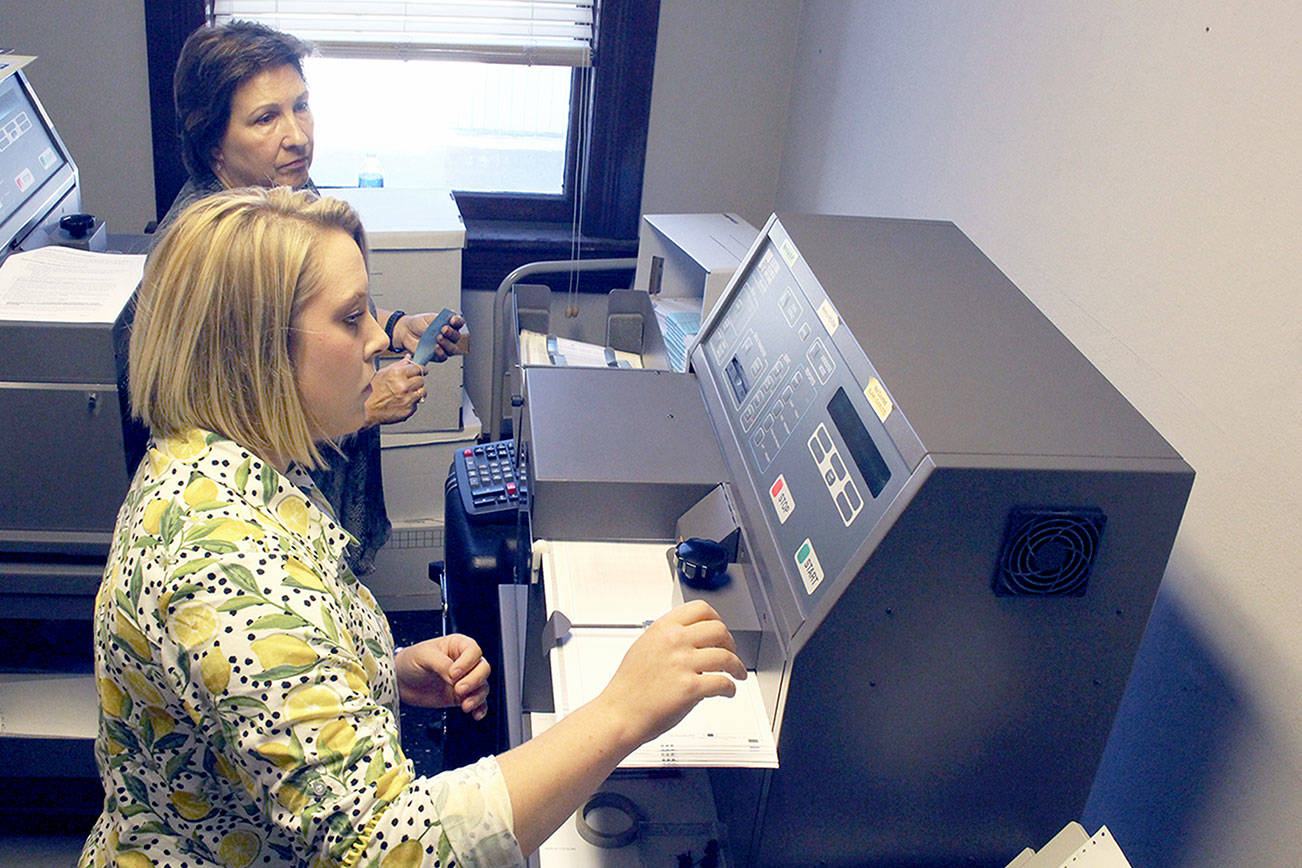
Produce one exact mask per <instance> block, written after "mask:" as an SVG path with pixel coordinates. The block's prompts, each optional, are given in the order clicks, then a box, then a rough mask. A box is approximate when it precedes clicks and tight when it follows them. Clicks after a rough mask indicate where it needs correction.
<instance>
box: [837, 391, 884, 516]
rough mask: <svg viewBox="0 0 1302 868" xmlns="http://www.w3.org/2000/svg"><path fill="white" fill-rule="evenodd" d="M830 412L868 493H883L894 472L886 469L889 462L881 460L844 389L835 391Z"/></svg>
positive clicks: (879, 452) (878, 451)
mask: <svg viewBox="0 0 1302 868" xmlns="http://www.w3.org/2000/svg"><path fill="white" fill-rule="evenodd" d="M827 413H828V415H829V416H830V417H831V418H832V424H833V425H835V426H836V430H837V431H838V432H839V433H840V434H841V439H842V440H844V441H845V445H846V448H848V449H849V450H850V457H851V458H853V459H854V463H855V466H856V467H858V468H859V473H860V475H861V476H863V481H864V483H865V484H866V485H867V486H868V490H869V491H871V492H872V495H873V497H876V496H877V495H879V494H881V493H882V489H883V488H885V487H886V483H888V482H890V480H891V470H890V468H889V467H887V466H886V460H885V459H884V458H882V453H881V450H879V449H878V448H877V444H876V443H874V442H873V438H872V436H871V435H869V433H868V429H867V428H865V427H864V424H863V419H861V418H859V413H858V412H857V411H856V410H855V409H854V404H852V403H850V396H849V395H847V394H846V393H845V389H843V388H842V389H837V390H836V394H835V395H833V396H832V400H831V401H829V402H828V404H827Z"/></svg>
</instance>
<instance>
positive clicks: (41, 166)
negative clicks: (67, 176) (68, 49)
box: [0, 73, 71, 245]
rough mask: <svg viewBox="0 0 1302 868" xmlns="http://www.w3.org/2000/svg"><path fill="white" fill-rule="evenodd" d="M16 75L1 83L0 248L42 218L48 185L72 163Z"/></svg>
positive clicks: (46, 202) (20, 79) (45, 205)
mask: <svg viewBox="0 0 1302 868" xmlns="http://www.w3.org/2000/svg"><path fill="white" fill-rule="evenodd" d="M24 85H25V79H23V78H22V76H21V74H20V73H15V74H14V75H10V76H8V77H7V78H5V79H4V80H2V81H0V243H3V244H5V245H8V244H9V243H10V242H12V241H13V240H14V239H15V238H18V240H21V238H20V237H19V236H21V235H22V234H24V233H25V232H26V230H27V229H29V228H30V226H31V224H32V222H33V221H35V220H38V219H40V218H41V217H43V216H44V211H45V210H46V209H47V208H48V205H49V203H48V196H47V193H48V191H47V190H45V188H46V185H47V182H49V181H50V180H51V179H52V178H53V177H54V176H55V175H56V174H59V173H60V172H61V170H64V169H65V168H67V169H68V170H69V171H70V167H71V164H70V162H69V160H68V158H67V156H66V154H65V153H64V151H63V148H62V146H61V143H60V142H59V141H58V139H57V137H56V136H55V135H54V132H53V130H52V129H50V127H49V126H48V125H47V121H46V118H45V115H44V113H43V112H42V111H41V108H40V104H39V103H37V102H36V99H35V97H33V96H32V94H31V93H30V92H29V91H28V89H27V88H26V87H25V86H24Z"/></svg>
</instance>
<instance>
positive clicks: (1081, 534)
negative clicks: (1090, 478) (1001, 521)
mask: <svg viewBox="0 0 1302 868" xmlns="http://www.w3.org/2000/svg"><path fill="white" fill-rule="evenodd" d="M1105 524H1107V516H1106V515H1104V514H1103V512H1102V511H1101V510H1099V509H1094V508H1092V507H1090V508H1082V509H1026V508H1017V509H1014V510H1012V511H1011V512H1010V513H1009V514H1008V528H1007V530H1006V531H1005V533H1004V545H1003V550H1002V551H1001V552H1000V555H999V565H998V567H997V568H996V570H995V577H994V583H993V584H994V592H995V594H997V595H998V596H1001V597H1007V596H1037V597H1047V596H1057V597H1062V596H1073V597H1079V596H1081V595H1082V594H1084V593H1085V588H1086V585H1087V584H1088V583H1089V575H1090V567H1091V566H1092V565H1093V563H1094V556H1095V555H1096V554H1097V553H1098V549H1099V542H1100V540H1101V539H1102V536H1103V526H1104V525H1105Z"/></svg>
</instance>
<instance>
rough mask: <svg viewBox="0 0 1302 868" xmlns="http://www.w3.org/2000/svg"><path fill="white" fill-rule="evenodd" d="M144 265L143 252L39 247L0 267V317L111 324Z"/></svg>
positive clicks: (15, 255) (133, 289) (138, 281)
mask: <svg viewBox="0 0 1302 868" xmlns="http://www.w3.org/2000/svg"><path fill="white" fill-rule="evenodd" d="M144 268H145V257H144V256H142V255H128V254H122V253H91V252H89V251H86V250H77V249H75V248H72V247H56V246H51V247H41V248H39V249H37V250H30V251H28V252H26V253H13V254H10V255H9V258H8V259H6V260H5V261H4V265H3V267H0V319H4V320H32V321H35V322H76V323H111V322H113V320H115V319H117V315H118V312H119V311H121V310H122V307H123V305H125V304H126V303H127V299H128V298H130V297H131V293H132V292H134V291H135V288H136V285H137V284H138V283H140V275H141V274H142V273H143V271H144Z"/></svg>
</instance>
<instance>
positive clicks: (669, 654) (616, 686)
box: [596, 600, 746, 749]
mask: <svg viewBox="0 0 1302 868" xmlns="http://www.w3.org/2000/svg"><path fill="white" fill-rule="evenodd" d="M736 652H737V646H736V643H735V642H734V641H733V638H732V633H730V632H729V631H728V628H727V627H726V626H725V625H724V623H723V621H721V620H720V619H719V615H718V613H717V612H715V611H714V609H713V608H712V607H711V606H710V605H709V604H708V603H705V602H704V601H701V600H693V601H692V602H690V603H684V604H683V605H681V606H678V607H677V608H675V609H673V610H672V611H670V612H668V613H666V614H665V615H663V616H661V617H660V618H659V619H658V620H656V621H655V622H654V623H652V624H651V626H649V627H647V629H646V631H645V632H644V633H643V634H642V635H641V636H640V637H638V639H637V641H636V642H634V643H633V645H632V647H630V648H629V649H628V653H627V654H625V655H624V659H623V660H622V661H621V662H620V664H619V669H617V670H616V672H615V675H614V676H613V677H612V678H611V679H610V683H609V684H608V685H606V688H605V689H604V690H603V691H602V692H601V694H600V695H599V696H598V698H597V700H596V702H598V703H600V704H602V705H603V706H605V708H606V710H607V712H608V713H610V714H612V715H614V716H615V717H616V718H617V719H618V720H620V721H621V722H622V724H623V730H624V733H625V736H626V738H627V739H628V740H629V742H628V744H627V746H628V747H629V748H630V749H632V748H634V747H637V746H639V745H641V744H644V743H646V742H648V741H650V740H651V739H653V738H655V737H656V736H658V735H660V734H661V733H663V732H664V731H665V730H667V729H669V728H670V727H672V726H673V725H674V724H676V723H678V721H680V720H682V719H683V718H684V717H685V716H686V715H687V713H688V712H689V711H691V710H692V708H693V707H694V706H695V705H696V703H698V702H700V701H701V700H702V699H705V698H706V697H708V696H733V695H734V694H736V692H737V685H736V684H735V683H733V681H732V679H731V678H729V677H728V676H729V675H731V676H732V678H735V679H738V680H742V679H744V678H745V677H746V669H745V667H744V666H743V665H742V662H741V659H740V658H738V657H737V653H736ZM725 673H726V674H725Z"/></svg>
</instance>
